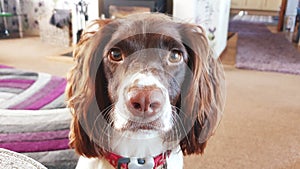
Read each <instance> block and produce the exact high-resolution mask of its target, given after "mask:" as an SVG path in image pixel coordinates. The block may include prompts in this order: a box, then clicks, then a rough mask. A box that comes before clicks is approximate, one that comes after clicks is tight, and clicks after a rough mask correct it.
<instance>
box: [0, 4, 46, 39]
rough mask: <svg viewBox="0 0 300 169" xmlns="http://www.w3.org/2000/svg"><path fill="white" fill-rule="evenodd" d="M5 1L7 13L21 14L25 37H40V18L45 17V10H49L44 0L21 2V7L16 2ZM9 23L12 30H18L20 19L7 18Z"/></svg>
mask: <svg viewBox="0 0 300 169" xmlns="http://www.w3.org/2000/svg"><path fill="white" fill-rule="evenodd" d="M3 1H4V4H5V11H6V12H10V13H13V14H16V13H19V14H21V18H22V25H23V31H24V32H23V33H24V34H25V36H26V35H27V36H28V35H29V36H31V35H39V18H41V17H43V15H44V12H45V10H47V8H46V7H45V3H44V1H43V0H20V1H19V2H20V6H18V5H17V1H15V0H3ZM7 21H8V28H9V29H10V30H13V31H17V30H18V26H19V25H18V17H16V16H14V17H11V18H7Z"/></svg>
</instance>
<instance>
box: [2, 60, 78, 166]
mask: <svg viewBox="0 0 300 169" xmlns="http://www.w3.org/2000/svg"><path fill="white" fill-rule="evenodd" d="M65 87H66V79H65V78H61V77H57V76H52V75H50V74H47V73H39V72H28V71H23V70H19V69H15V68H13V67H9V66H6V65H1V64H0V148H5V149H8V150H11V151H15V152H19V153H23V154H25V155H27V156H29V157H31V158H33V159H35V160H37V161H39V162H40V163H42V164H43V165H45V166H46V167H48V168H61V169H62V168H75V165H76V162H77V158H78V157H77V156H76V155H75V153H74V150H72V149H70V148H69V146H68V142H69V138H68V135H69V126H70V122H71V118H72V115H71V112H70V110H69V109H68V108H66V104H65V97H64V90H65ZM0 168H1V167H0Z"/></svg>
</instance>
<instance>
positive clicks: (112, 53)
mask: <svg viewBox="0 0 300 169" xmlns="http://www.w3.org/2000/svg"><path fill="white" fill-rule="evenodd" d="M107 55H108V58H109V59H110V60H111V61H114V62H120V61H122V60H123V54H122V51H121V49H119V48H112V49H110V50H109V52H108V54H107Z"/></svg>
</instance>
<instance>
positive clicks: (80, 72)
mask: <svg viewBox="0 0 300 169" xmlns="http://www.w3.org/2000/svg"><path fill="white" fill-rule="evenodd" d="M74 58H75V62H76V65H75V67H74V68H73V69H72V70H71V72H70V74H69V77H68V86H67V91H66V93H67V96H68V103H69V107H70V108H71V110H72V113H73V121H72V125H71V134H70V139H71V142H70V145H71V146H72V147H74V148H75V149H76V151H77V152H78V153H79V154H81V155H85V156H87V157H97V156H98V157H99V156H102V155H104V154H105V152H106V151H107V148H104V147H105V146H104V147H103V145H109V142H110V136H111V133H118V132H119V133H124V132H128V133H131V134H132V133H139V132H141V133H147V134H149V135H153V136H159V137H161V138H163V141H164V142H174V141H175V142H176V141H177V142H178V143H180V146H181V149H182V151H183V153H184V154H193V153H196V154H198V153H202V152H203V150H204V148H205V145H206V142H207V139H208V138H209V137H210V136H211V135H212V134H213V132H214V131H215V128H216V126H217V125H218V123H219V121H220V117H221V113H222V106H223V95H222V94H223V91H222V90H223V78H224V77H223V76H224V75H223V72H222V69H221V67H220V64H219V63H218V62H217V61H216V60H215V59H214V58H213V57H212V52H211V50H210V48H209V46H208V42H207V39H206V37H205V34H204V31H203V29H202V28H201V27H199V26H196V25H193V24H188V23H181V22H176V21H173V20H172V19H171V18H169V17H167V16H164V15H161V14H142V15H133V16H129V17H127V18H124V19H119V20H114V21H110V20H97V21H94V22H93V23H92V24H91V25H90V26H88V27H87V29H86V30H85V31H84V32H83V35H82V37H81V40H80V42H79V43H78V45H77V47H76V49H75V50H74ZM121 136H122V135H121Z"/></svg>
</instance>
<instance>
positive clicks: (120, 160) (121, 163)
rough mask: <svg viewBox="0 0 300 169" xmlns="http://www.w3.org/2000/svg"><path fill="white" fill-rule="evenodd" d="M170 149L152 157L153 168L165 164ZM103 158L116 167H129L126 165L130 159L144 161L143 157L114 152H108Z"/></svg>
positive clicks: (122, 168)
mask: <svg viewBox="0 0 300 169" xmlns="http://www.w3.org/2000/svg"><path fill="white" fill-rule="evenodd" d="M170 154H171V151H170V150H168V151H167V152H165V153H162V154H159V155H158V156H156V157H153V160H154V167H153V169H163V168H165V166H166V165H167V157H169V156H170ZM105 159H106V160H107V161H108V162H109V163H110V164H111V165H112V166H113V167H114V168H116V169H129V168H128V165H129V163H130V162H131V161H130V160H133V159H134V160H137V162H138V163H139V164H141V165H143V163H145V158H129V157H122V156H120V155H117V154H114V153H108V154H107V155H106V156H105Z"/></svg>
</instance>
